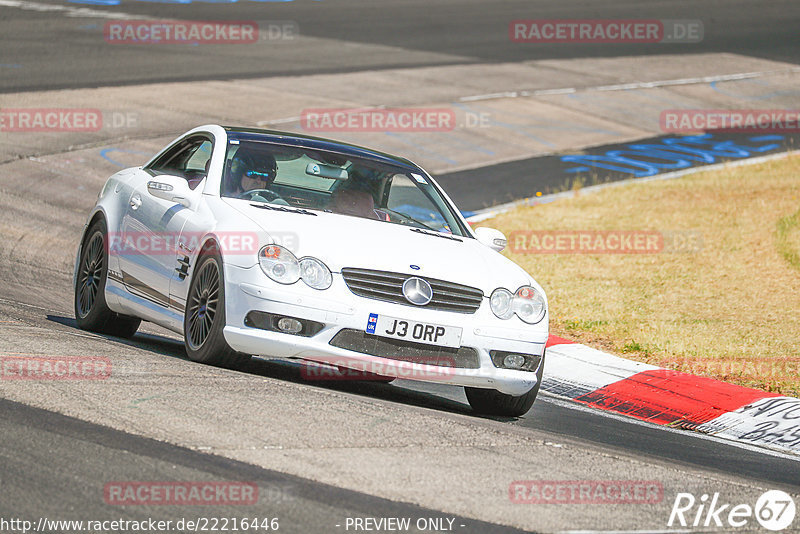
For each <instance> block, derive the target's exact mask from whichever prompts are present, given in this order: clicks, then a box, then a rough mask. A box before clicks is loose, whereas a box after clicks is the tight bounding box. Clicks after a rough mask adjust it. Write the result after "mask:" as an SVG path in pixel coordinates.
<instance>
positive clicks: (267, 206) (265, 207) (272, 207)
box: [250, 204, 317, 217]
mask: <svg viewBox="0 0 800 534" xmlns="http://www.w3.org/2000/svg"><path fill="white" fill-rule="evenodd" d="M250 205H251V206H253V207H254V208H259V209H262V210H273V211H284V212H286V213H300V214H301V215H313V216H314V217H316V216H317V214H316V213H314V212H313V211H308V210H304V209H302V208H286V207H284V206H276V205H274V204H250Z"/></svg>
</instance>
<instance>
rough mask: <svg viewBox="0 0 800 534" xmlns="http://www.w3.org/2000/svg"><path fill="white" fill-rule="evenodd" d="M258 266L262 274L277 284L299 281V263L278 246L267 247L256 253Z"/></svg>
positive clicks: (289, 253)
mask: <svg viewBox="0 0 800 534" xmlns="http://www.w3.org/2000/svg"><path fill="white" fill-rule="evenodd" d="M258 264H259V265H260V266H261V270H262V271H264V274H266V275H267V276H269V277H270V278H271V279H273V280H275V281H276V282H278V283H279V284H294V283H295V282H297V280H299V279H300V262H299V261H297V258H295V256H294V254H292V253H291V251H289V250H287V249H285V248H283V247H282V246H280V245H267V246H265V247H262V248H261V250H259V251H258Z"/></svg>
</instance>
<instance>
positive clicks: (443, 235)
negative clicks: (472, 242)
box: [409, 228, 462, 243]
mask: <svg viewBox="0 0 800 534" xmlns="http://www.w3.org/2000/svg"><path fill="white" fill-rule="evenodd" d="M409 230H411V231H412V232H417V233H418V234H425V235H433V236H436V237H443V238H445V239H450V240H452V241H458V242H459V243H460V242H461V241H462V240H461V239H459V238H457V237H455V236H452V235H450V234H443V233H441V232H437V231H436V230H434V231H432V232H429V231H428V230H423V229H422V228H409Z"/></svg>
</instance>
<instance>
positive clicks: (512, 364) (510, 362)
mask: <svg viewBox="0 0 800 534" xmlns="http://www.w3.org/2000/svg"><path fill="white" fill-rule="evenodd" d="M523 365H525V356H523V355H522V354H509V355H508V356H506V357H505V358H503V367H505V368H507V369H522V366H523Z"/></svg>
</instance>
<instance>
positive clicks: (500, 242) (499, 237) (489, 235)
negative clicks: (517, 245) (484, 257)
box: [474, 226, 508, 252]
mask: <svg viewBox="0 0 800 534" xmlns="http://www.w3.org/2000/svg"><path fill="white" fill-rule="evenodd" d="M474 232H475V237H477V238H478V241H480V242H481V243H483V244H484V245H486V246H487V247H489V248H490V249H492V250H496V251H497V252H500V251H501V250H503V249H504V248H506V245H507V244H508V240H507V239H506V236H505V234H503V232H501V231H500V230H495V229H494V228H486V227H485V226H483V227H481V228H476V229H475V230H474Z"/></svg>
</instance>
